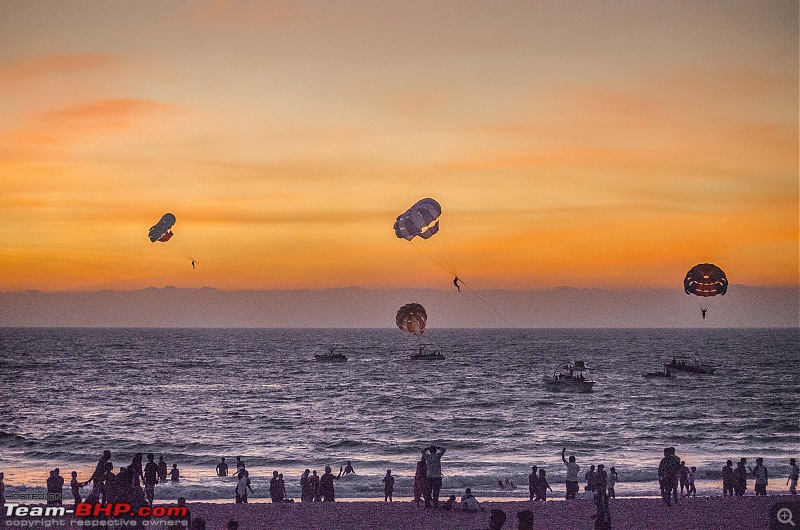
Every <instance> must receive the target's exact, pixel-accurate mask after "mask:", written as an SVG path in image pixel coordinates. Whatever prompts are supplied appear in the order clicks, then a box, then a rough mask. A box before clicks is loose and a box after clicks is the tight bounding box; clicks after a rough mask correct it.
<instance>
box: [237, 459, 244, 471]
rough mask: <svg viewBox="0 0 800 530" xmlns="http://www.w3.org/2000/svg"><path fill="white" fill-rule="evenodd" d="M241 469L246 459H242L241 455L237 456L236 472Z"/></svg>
mask: <svg viewBox="0 0 800 530" xmlns="http://www.w3.org/2000/svg"><path fill="white" fill-rule="evenodd" d="M240 469H244V461H243V460H242V457H241V456H237V457H236V472H237V473H238V472H239V470H240Z"/></svg>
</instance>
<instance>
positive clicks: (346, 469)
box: [342, 460, 356, 475]
mask: <svg viewBox="0 0 800 530" xmlns="http://www.w3.org/2000/svg"><path fill="white" fill-rule="evenodd" d="M350 473H352V474H354V475H355V474H356V470H355V469H353V464H351V463H350V461H349V460H348V461H347V465H346V466H344V472H343V473H342V474H343V475H349V474H350Z"/></svg>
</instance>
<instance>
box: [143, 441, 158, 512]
mask: <svg viewBox="0 0 800 530" xmlns="http://www.w3.org/2000/svg"><path fill="white" fill-rule="evenodd" d="M154 459H155V456H153V453H147V464H145V466H144V497H145V498H146V499H147V502H148V503H149V504H150V506H152V505H153V501H154V500H155V498H156V484H158V464H156V463H155V462H154Z"/></svg>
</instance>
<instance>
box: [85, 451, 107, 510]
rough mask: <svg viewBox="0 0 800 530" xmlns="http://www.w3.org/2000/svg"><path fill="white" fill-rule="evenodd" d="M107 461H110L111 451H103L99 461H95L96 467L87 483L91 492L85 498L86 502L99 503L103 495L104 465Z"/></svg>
mask: <svg viewBox="0 0 800 530" xmlns="http://www.w3.org/2000/svg"><path fill="white" fill-rule="evenodd" d="M109 460H111V451H109V450H105V451H103V454H102V456H101V457H100V460H98V461H97V467H95V468H94V473H92V476H91V477H89V480H88V481H87V482H91V483H92V492H91V493H90V494H89V496H88V497H87V498H86V501H87V502H100V499H101V497H102V495H103V483H104V481H105V478H106V463H107V462H108V461H109Z"/></svg>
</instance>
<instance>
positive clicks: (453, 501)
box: [442, 495, 456, 510]
mask: <svg viewBox="0 0 800 530" xmlns="http://www.w3.org/2000/svg"><path fill="white" fill-rule="evenodd" d="M455 505H456V496H455V495H450V498H449V499H447V500H446V501H444V502H443V503H442V510H452V509H453V506H455Z"/></svg>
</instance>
